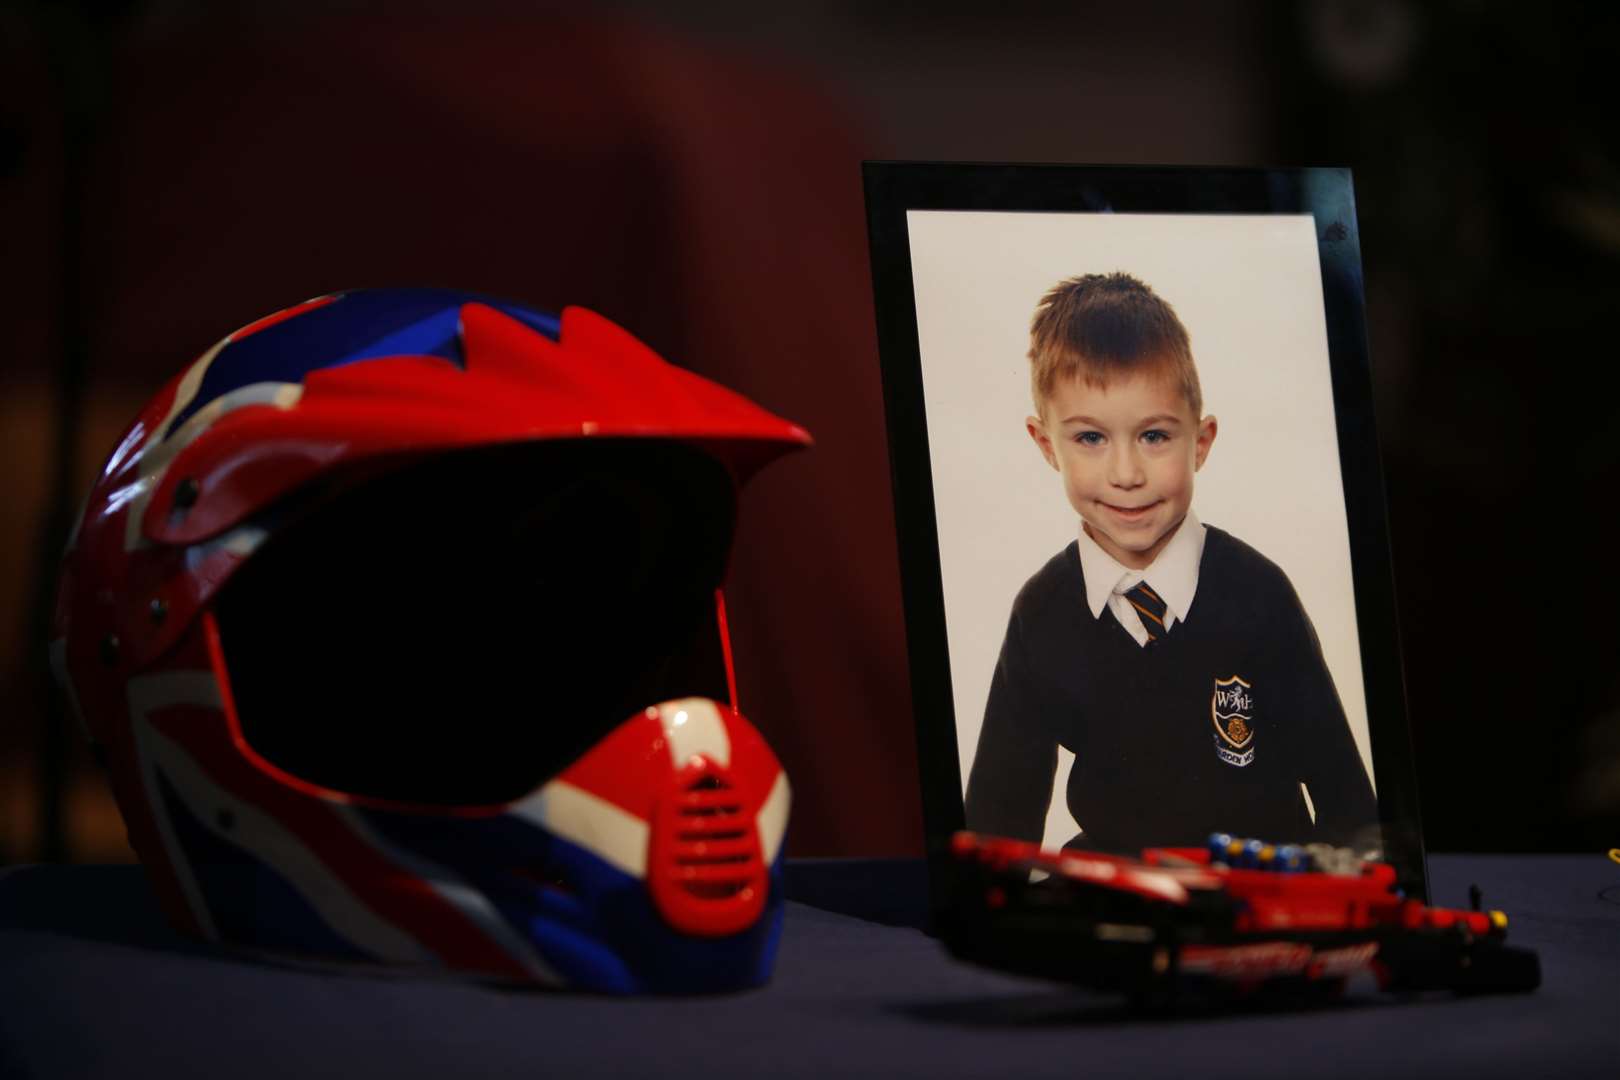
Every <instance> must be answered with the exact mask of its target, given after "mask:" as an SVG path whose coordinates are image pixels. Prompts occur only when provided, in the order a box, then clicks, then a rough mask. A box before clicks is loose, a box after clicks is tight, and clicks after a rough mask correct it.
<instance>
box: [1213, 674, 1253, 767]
mask: <svg viewBox="0 0 1620 1080" xmlns="http://www.w3.org/2000/svg"><path fill="white" fill-rule="evenodd" d="M1209 716H1210V719H1211V720H1212V721H1213V722H1214V724H1215V756H1216V757H1218V758H1220V759H1221V760H1222V761H1224V762H1226V763H1227V764H1228V765H1235V766H1237V767H1238V768H1242V767H1244V766H1245V765H1248V764H1250V763H1251V762H1253V761H1254V688H1253V687H1252V686H1250V685H1249V684H1248V683H1247V682H1245V681H1244V680H1243V679H1242V678H1241V677H1240V676H1237V675H1233V676H1231V677H1230V678H1226V679H1216V680H1215V693H1214V694H1213V695H1211V696H1210V699H1209Z"/></svg>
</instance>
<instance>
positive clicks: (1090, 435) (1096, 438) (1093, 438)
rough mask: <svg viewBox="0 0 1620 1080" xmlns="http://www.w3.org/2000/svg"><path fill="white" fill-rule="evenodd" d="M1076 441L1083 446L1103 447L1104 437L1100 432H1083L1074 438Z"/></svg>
mask: <svg viewBox="0 0 1620 1080" xmlns="http://www.w3.org/2000/svg"><path fill="white" fill-rule="evenodd" d="M1074 441H1075V442H1077V443H1079V444H1080V445H1081V446H1101V445H1102V441H1103V437H1102V432H1100V431H1082V432H1080V433H1079V434H1078V435H1076V436H1075V437H1074Z"/></svg>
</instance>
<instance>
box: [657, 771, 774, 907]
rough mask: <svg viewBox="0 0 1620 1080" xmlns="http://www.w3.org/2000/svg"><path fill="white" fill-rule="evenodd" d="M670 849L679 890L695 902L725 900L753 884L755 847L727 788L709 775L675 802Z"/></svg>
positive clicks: (702, 777)
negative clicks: (674, 819) (673, 838)
mask: <svg viewBox="0 0 1620 1080" xmlns="http://www.w3.org/2000/svg"><path fill="white" fill-rule="evenodd" d="M675 815H676V819H677V821H676V831H675V843H674V844H672V845H671V847H670V852H669V855H670V862H671V863H672V864H673V869H674V871H675V875H676V879H677V880H678V882H679V884H680V888H681V890H682V891H683V892H685V893H686V894H687V895H689V896H692V897H694V898H695V899H698V900H729V899H731V898H732V897H735V896H737V895H738V894H739V893H741V892H742V891H743V890H744V889H746V888H748V887H749V885H750V884H752V883H753V880H754V878H755V876H756V875H757V872H758V871H757V867H756V865H755V864H756V862H757V861H758V854H757V845H755V844H754V843H752V842H751V838H750V837H749V835H748V829H747V822H745V821H744V820H743V816H742V804H741V801H740V800H739V799H738V797H737V794H736V792H735V791H733V790H732V787H731V785H730V784H728V783H726V781H725V780H724V779H722V778H721V777H719V776H716V775H714V774H713V773H708V774H706V775H704V776H701V777H699V778H698V779H696V780H694V781H692V782H691V783H689V784H687V785H686V787H685V789H684V790H683V791H682V792H681V794H680V795H679V796H677V802H676V809H675Z"/></svg>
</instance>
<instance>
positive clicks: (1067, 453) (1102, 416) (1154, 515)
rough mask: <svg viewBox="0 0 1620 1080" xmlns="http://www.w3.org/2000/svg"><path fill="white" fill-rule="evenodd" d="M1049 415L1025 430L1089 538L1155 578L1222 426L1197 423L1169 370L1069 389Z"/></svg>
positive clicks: (1075, 381) (1058, 390) (1055, 398)
mask: <svg viewBox="0 0 1620 1080" xmlns="http://www.w3.org/2000/svg"><path fill="white" fill-rule="evenodd" d="M1045 406H1046V407H1045V408H1044V409H1043V410H1042V412H1043V414H1044V415H1043V416H1040V417H1036V416H1031V417H1029V418H1028V419H1027V420H1026V421H1025V426H1026V428H1027V429H1028V430H1029V434H1030V437H1031V438H1033V439H1034V440H1035V444H1036V445H1037V446H1039V447H1040V448H1041V454H1042V456H1044V457H1045V458H1046V461H1047V464H1049V465H1051V466H1052V467H1053V468H1054V469H1056V470H1057V471H1058V472H1059V473H1060V474H1061V475H1062V476H1063V489H1064V492H1065V494H1067V495H1068V498H1069V503H1070V505H1072V506H1073V507H1074V509H1075V511H1076V512H1077V513H1079V515H1080V517H1081V518H1082V519H1083V520H1084V521H1085V524H1086V532H1087V533H1088V534H1089V535H1090V536H1091V538H1092V539H1093V540H1095V541H1097V544H1098V545H1099V546H1100V547H1101V548H1102V549H1103V550H1104V551H1106V552H1108V554H1110V555H1112V556H1113V557H1114V558H1115V559H1116V560H1117V561H1118V562H1119V563H1120V564H1121V565H1122V566H1128V567H1131V568H1132V569H1136V570H1142V569H1145V568H1146V567H1147V566H1149V565H1150V564H1151V563H1152V562H1153V560H1154V559H1155V558H1157V557H1158V554H1159V552H1160V551H1161V550H1163V548H1164V545H1165V544H1167V543H1169V541H1170V537H1172V536H1174V535H1175V531H1176V527H1177V526H1179V525H1180V524H1181V521H1182V519H1183V518H1185V517H1186V516H1187V508H1188V507H1189V506H1191V505H1192V493H1193V474H1194V473H1195V472H1197V471H1198V470H1199V469H1200V468H1202V467H1203V464H1204V459H1205V458H1206V457H1207V456H1208V455H1209V448H1210V445H1211V444H1212V443H1213V442H1214V441H1215V426H1216V425H1215V418H1214V417H1213V416H1206V417H1203V418H1202V419H1200V418H1198V417H1196V416H1194V415H1193V412H1192V409H1191V408H1190V407H1189V406H1188V404H1187V401H1186V399H1185V397H1184V396H1183V395H1182V392H1181V389H1180V387H1179V385H1178V384H1177V381H1176V380H1175V378H1174V377H1173V376H1171V375H1169V374H1167V373H1165V370H1164V369H1163V368H1162V367H1161V368H1148V369H1147V370H1145V371H1139V372H1137V373H1133V374H1130V375H1125V376H1120V377H1116V378H1115V379H1113V381H1111V382H1110V383H1109V384H1108V386H1107V387H1106V388H1104V387H1100V386H1095V385H1090V384H1088V383H1086V382H1085V381H1084V380H1083V379H1081V378H1078V377H1076V378H1070V379H1064V380H1062V381H1060V382H1059V383H1058V384H1057V386H1056V387H1054V388H1053V390H1052V394H1051V396H1050V397H1048V398H1047V400H1046V402H1045Z"/></svg>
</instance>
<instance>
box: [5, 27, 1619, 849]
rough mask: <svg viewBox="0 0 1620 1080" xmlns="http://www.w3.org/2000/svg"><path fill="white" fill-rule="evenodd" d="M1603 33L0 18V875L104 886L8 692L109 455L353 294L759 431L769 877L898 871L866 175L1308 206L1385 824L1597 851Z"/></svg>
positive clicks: (748, 521) (749, 616)
mask: <svg viewBox="0 0 1620 1080" xmlns="http://www.w3.org/2000/svg"><path fill="white" fill-rule="evenodd" d="M1617 61H1620V16H1617V14H1616V9H1614V8H1613V7H1611V6H1609V5H1597V4H1593V5H1586V6H1576V5H1558V4H1552V5H1539V6H1537V7H1535V8H1533V9H1531V8H1527V7H1525V6H1524V5H1519V4H1508V3H1484V2H1460V0H1454V2H1450V3H1432V4H1419V3H1415V2H1401V0H1381V2H1371V0H1369V2H1363V3H1352V2H1348V0H1309V2H1300V3H1271V4H1265V3H1254V4H1232V5H1212V4H1204V3H1198V2H1195V0H1178V2H1171V0H1154V2H1147V3H1136V4H1132V5H1129V7H1128V10H1127V9H1126V6H1125V5H1103V4H1087V3H1067V4H1059V3H1035V2H1031V0H998V2H994V3H975V4H966V3H952V2H936V3H931V4H918V5H903V4H877V3H861V2H857V0H819V2H818V0H783V2H779V3H774V4H751V3H743V2H740V0H732V2H721V3H708V4H702V5H684V4H677V3H667V2H666V3H658V2H652V0H643V2H630V0H621V2H616V3H615V2H599V3H595V4H589V3H583V4H582V3H573V4H568V5H551V4H546V3H527V4H510V3H508V4H498V3H481V4H480V3H461V4H457V5H454V6H453V7H452V5H448V4H443V5H438V4H420V3H418V4H397V3H396V4H391V5H364V4H342V3H339V4H315V3H308V2H305V3H279V4H271V3H203V2H201V0H162V2H160V0H149V2H144V3H143V2H136V0H126V2H123V3H115V4H83V3H81V4H69V3H47V2H44V0H35V2H32V3H19V2H12V3H10V4H6V5H3V6H0V238H3V240H0V274H3V275H4V280H3V283H0V297H3V299H0V304H3V305H4V309H3V310H0V316H3V317H0V415H3V421H0V440H3V442H0V453H3V457H0V462H3V465H4V482H5V485H6V493H5V494H6V498H5V505H6V513H5V514H4V515H3V518H0V612H3V613H4V619H3V620H0V862H11V861H30V860H40V859H45V860H65V859H78V860H111V859H119V858H128V857H129V856H128V852H127V849H126V848H125V847H124V844H123V836H122V829H121V827H120V825H119V822H118V820H117V815H116V811H115V810H113V808H112V806H111V803H110V799H109V798H108V796H107V795H106V794H105V792H104V790H103V788H102V786H101V783H100V780H99V778H98V777H97V775H96V773H95V771H94V768H93V766H92V765H90V763H89V762H88V755H87V754H86V753H85V752H84V748H83V746H82V744H81V743H80V741H79V739H78V737H77V734H76V733H75V732H74V731H72V730H71V729H70V727H69V726H68V724H67V723H66V722H65V721H64V719H63V717H62V715H61V711H60V707H59V706H58V705H57V704H56V702H55V699H54V697H53V695H52V693H51V691H50V689H49V680H48V676H47V674H46V670H45V664H44V655H45V653H44V644H45V638H46V632H45V624H46V612H47V610H48V608H47V604H48V600H49V596H50V589H51V587H52V584H53V583H52V576H53V570H52V567H53V564H54V561H55V557H56V553H57V552H58V551H59V550H60V547H61V540H62V537H63V535H64V534H65V529H66V526H67V522H68V519H69V517H70V515H71V512H72V511H73V509H74V507H75V506H76V504H77V502H78V500H79V498H80V497H81V496H82V493H83V491H84V490H85V489H86V487H87V486H88V483H89V480H90V477H91V476H92V475H93V473H94V471H95V469H96V468H97V467H98V466H99V464H100V463H101V461H102V460H103V459H104V458H105V456H106V454H107V453H108V452H109V451H110V449H111V446H112V443H113V440H114V439H115V438H116V436H117V434H118V431H119V429H120V428H121V427H122V426H123V425H124V424H125V423H126V422H127V421H128V420H129V419H130V418H131V417H132V416H133V414H134V412H135V411H136V409H137V408H138V407H139V405H140V404H141V403H142V402H144V401H145V399H146V398H147V397H148V396H149V395H150V394H151V393H152V392H153V391H154V390H155V389H156V388H157V386H158V385H159V383H160V382H161V381H162V380H163V379H165V378H167V377H168V376H169V375H171V374H173V373H174V372H175V371H177V370H178V369H179V368H180V367H181V366H182V365H184V364H185V363H187V362H188V361H189V360H190V359H191V358H192V357H194V356H195V355H196V354H197V353H198V352H200V351H201V350H202V349H204V348H206V347H207V346H208V345H209V344H211V343H212V342H213V341H215V340H216V339H218V338H219V337H220V336H222V335H223V334H224V333H226V332H228V331H229V330H231V329H233V328H234V327H236V326H238V325H240V324H242V323H244V322H246V321H248V320H250V319H252V318H254V317H257V316H259V315H262V314H264V313H266V312H268V311H271V310H274V309H276V308H279V307H282V306H285V305H286V304H289V303H292V302H295V301H297V300H300V299H303V298H306V297H309V296H312V295H316V294H319V293H322V292H325V291H329V290H333V289H341V288H347V287H355V286H361V285H400V284H427V285H446V286H456V287H463V288H470V289H476V290H483V291H487V292H493V293H497V294H501V295H506V296H510V297H513V298H516V299H520V300H524V301H528V302H531V303H533V304H535V305H537V306H541V307H549V308H557V307H560V306H562V305H564V304H567V303H579V304H583V305H585V306H589V307H594V308H596V309H597V310H599V311H601V312H603V313H604V314H607V315H609V316H610V317H612V318H614V319H615V320H617V321H619V322H621V323H623V324H624V325H626V326H627V327H629V328H631V329H632V330H633V331H634V332H635V333H637V334H638V335H639V336H641V337H642V338H643V339H645V340H646V341H648V343H649V344H651V345H652V346H653V347H654V348H656V349H658V350H659V351H660V352H662V353H663V354H664V355H665V356H667V357H669V358H670V359H672V360H674V361H676V362H678V363H682V364H685V365H687V366H689V367H691V368H693V369H695V370H698V371H700V372H702V373H704V374H706V375H709V376H711V377H713V378H716V379H718V380H720V381H722V382H724V383H726V384H727V385H730V386H732V387H734V388H736V389H738V390H741V391H742V392H744V393H746V394H748V395H749V396H751V397H753V398H754V399H755V400H757V401H759V402H760V403H761V404H763V405H765V406H766V407H768V408H770V409H772V410H774V411H776V412H779V413H781V414H783V415H785V416H788V417H790V418H792V419H794V420H796V421H799V422H800V423H802V424H804V425H805V426H807V427H808V428H810V430H811V431H812V432H814V434H815V435H816V436H817V439H818V446H817V448H816V449H815V450H814V451H812V452H810V453H808V454H802V455H798V456H796V457H794V458H791V459H788V460H786V461H784V462H782V463H780V464H778V465H775V466H772V467H771V468H770V469H769V470H767V471H766V472H765V473H764V474H762V475H761V476H760V477H759V479H758V480H757V481H756V482H755V483H754V485H753V486H752V487H751V488H750V489H749V490H748V491H747V492H746V493H745V498H744V504H743V517H742V522H741V525H740V530H739V537H738V548H737V554H736V557H735V559H734V563H733V571H732V578H731V582H730V586H729V592H728V598H729V601H730V604H731V607H732V615H733V633H734V640H735V646H736V652H737V658H738V664H739V668H740V671H739V677H740V682H741V686H740V692H741V698H742V705H743V708H744V711H745V712H746V713H748V714H749V715H750V716H751V717H752V718H753V719H754V720H755V721H756V722H757V723H758V724H759V726H760V727H761V728H763V729H764V730H765V732H766V734H767V736H768V737H769V739H770V740H771V742H772V744H773V745H774V746H775V748H776V749H777V751H778V753H779V755H780V756H781V757H782V759H783V761H784V764H785V765H786V767H787V769H788V772H789V775H790V776H791V777H792V778H793V781H794V788H795V793H796V804H795V810H794V822H793V826H792V830H791V832H790V841H789V851H790V852H791V853H794V854H846V855H860V854H912V853H919V852H920V851H921V845H922V828H921V819H920V814H919V810H918V796H917V791H916V763H915V750H914V744H913V734H912V719H911V714H910V707H909V696H908V692H907V689H906V686H905V674H904V672H905V664H904V640H903V631H902V619H901V613H900V600H899V589H898V584H897V580H898V579H897V572H896V555H895V550H894V540H893V519H892V512H891V508H890V501H889V500H890V493H889V486H888V470H887V459H886V447H885V441H884V434H883V422H882V402H881V395H880V393H879V388H878V370H877V356H876V345H875V334H874V330H873V318H872V310H871V298H870V279H869V274H868V269H867V264H866V258H867V253H866V238H865V219H864V212H863V207H862V202H861V183H860V169H859V162H860V161H861V160H862V159H863V158H873V157H877V158H918V159H938V160H1024V161H1068V162H1094V163H1145V164H1216V165H1345V166H1350V167H1352V168H1353V169H1354V170H1355V175H1356V186H1357V194H1358V200H1359V214H1360V225H1361V236H1362V243H1363V257H1364V262H1365V267H1366V274H1367V282H1368V298H1367V299H1368V318H1369V332H1370V338H1371V349H1372V358H1373V372H1374V379H1375V394H1376V403H1377V408H1378V410H1379V421H1380V440H1381V444H1382V452H1383V458H1384V467H1385V473H1386V477H1387V483H1388V490H1389V499H1390V521H1391V530H1392V546H1393V560H1394V568H1395V578H1396V583H1397V591H1398V603H1399V609H1400V615H1401V636H1402V644H1403V648H1404V651H1405V657H1406V671H1407V689H1408V699H1409V705H1410V710H1411V715H1412V725H1413V727H1412V738H1413V745H1414V752H1415V757H1416V764H1417V772H1418V777H1419V784H1420V788H1421V793H1422V799H1423V808H1424V816H1425V824H1426V826H1427V833H1428V839H1429V843H1430V845H1431V847H1433V848H1435V849H1438V850H1472V851H1483V850H1586V849H1597V848H1607V847H1610V846H1614V845H1615V844H1620V713H1617V709H1620V663H1617V662H1616V661H1617V659H1620V650H1617V649H1616V644H1617V642H1620V631H1617V629H1616V628H1615V624H1614V619H1613V614H1612V613H1613V612H1614V611H1615V607H1616V601H1617V599H1620V597H1617V595H1616V593H1617V585H1616V575H1615V573H1614V572H1613V570H1612V568H1611V567H1612V563H1611V559H1612V558H1613V551H1614V548H1615V535H1614V522H1615V518H1616V514H1615V512H1614V509H1613V506H1612V500H1613V499H1614V497H1615V494H1616V491H1617V480H1620V441H1617V437H1616V433H1615V431H1614V425H1613V424H1612V422H1611V417H1612V415H1613V413H1614V408H1615V400H1616V397H1615V390H1616V385H1617V383H1620V379H1617V378H1616V375H1615V372H1614V363H1615V356H1616V345H1615V326H1614V323H1615V314H1616V310H1617V308H1620V125H1617V124H1616V123H1615V122H1614V120H1613V118H1612V116H1611V115H1610V114H1608V113H1605V112H1603V111H1602V106H1600V104H1599V100H1600V90H1601V88H1602V86H1604V85H1607V84H1609V83H1612V81H1613V72H1614V71H1615V69H1616V66H1617Z"/></svg>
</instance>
